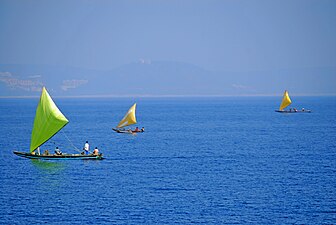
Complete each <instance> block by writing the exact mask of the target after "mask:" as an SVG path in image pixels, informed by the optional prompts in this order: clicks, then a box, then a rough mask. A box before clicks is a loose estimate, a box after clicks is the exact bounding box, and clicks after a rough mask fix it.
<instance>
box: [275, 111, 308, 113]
mask: <svg viewBox="0 0 336 225" xmlns="http://www.w3.org/2000/svg"><path fill="white" fill-rule="evenodd" d="M275 112H278V113H311V110H297V111H294V110H292V111H290V110H275Z"/></svg>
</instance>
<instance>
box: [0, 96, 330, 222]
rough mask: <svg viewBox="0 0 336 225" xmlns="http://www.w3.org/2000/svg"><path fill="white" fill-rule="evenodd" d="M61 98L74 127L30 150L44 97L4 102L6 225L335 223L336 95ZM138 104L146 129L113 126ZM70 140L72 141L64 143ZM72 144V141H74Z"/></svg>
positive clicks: (2, 200) (0, 215)
mask: <svg viewBox="0 0 336 225" xmlns="http://www.w3.org/2000/svg"><path fill="white" fill-rule="evenodd" d="M292 100H293V102H295V104H293V105H294V107H295V106H297V107H305V108H309V109H312V110H313V113H311V114H308V113H307V114H288V115H286V114H279V113H276V112H274V109H277V108H278V105H279V102H280V101H281V97H225V98H224V97H223V98H139V99H135V100H134V99H128V98H119V99H117V98H110V99H109V98H106V99H103V98H102V99H64V98H59V99H57V98H56V99H55V102H56V104H57V105H58V106H59V108H60V109H61V111H62V112H63V113H64V114H65V115H66V116H67V118H68V119H69V120H70V123H69V124H68V125H67V126H66V127H65V128H64V129H63V130H62V131H61V132H59V133H58V134H57V135H55V136H54V137H53V138H52V139H51V140H50V141H48V142H47V143H46V144H45V145H44V146H43V147H42V149H43V150H44V149H51V150H53V149H54V148H55V146H56V145H57V146H58V147H60V149H61V150H62V151H63V152H76V151H75V150H74V148H75V147H76V148H79V149H82V147H83V145H84V143H85V141H86V140H88V141H89V143H90V144H91V148H93V147H96V146H97V147H98V148H99V149H100V151H101V152H103V154H104V156H105V157H106V159H105V160H102V161H76V160H71V161H39V160H29V159H24V158H20V157H18V156H16V155H14V154H13V153H12V151H13V150H19V151H28V149H29V145H30V134H31V129H32V124H33V121H34V116H35V109H36V106H37V102H38V99H0V124H1V127H2V129H0V138H1V139H0V149H1V151H0V171H1V172H0V181H1V184H0V205H1V210H0V223H1V224H42V223H43V224H44V223H47V224H190V223H204V224H335V223H336V187H335V184H336V176H335V175H336V113H335V112H336V97H295V98H294V97H293V98H292ZM134 101H136V102H137V103H138V106H137V119H138V125H139V126H140V127H142V126H144V127H145V129H146V131H145V133H141V134H137V135H127V134H117V133H114V132H113V131H112V130H111V128H112V127H115V126H116V125H117V124H118V122H119V120H120V119H121V118H122V117H123V115H124V114H125V113H126V111H127V110H128V108H129V107H130V106H131V105H132V104H133V103H134ZM68 139H70V140H71V142H69V141H68ZM74 146H75V147H74Z"/></svg>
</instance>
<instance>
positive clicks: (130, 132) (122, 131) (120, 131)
mask: <svg viewBox="0 0 336 225" xmlns="http://www.w3.org/2000/svg"><path fill="white" fill-rule="evenodd" d="M112 130H114V131H115V132H117V133H121V134H136V133H142V132H143V131H129V130H119V129H116V128H112Z"/></svg>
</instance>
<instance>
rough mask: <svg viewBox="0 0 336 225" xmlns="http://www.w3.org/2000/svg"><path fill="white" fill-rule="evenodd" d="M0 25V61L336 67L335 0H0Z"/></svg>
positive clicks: (246, 67)
mask: <svg viewBox="0 0 336 225" xmlns="http://www.w3.org/2000/svg"><path fill="white" fill-rule="evenodd" d="M0 33H1V35H0V64H34V65H56V66H71V67H78V68H86V69H97V70H111V69H114V68H117V67H119V66H122V65H125V64H128V63H131V62H135V61H139V60H140V59H145V60H157V61H174V62H185V63H190V64H193V65H196V66H199V67H201V68H204V69H206V70H210V71H234V72H247V71H274V70H288V69H298V68H304V69H306V68H335V67H336V44H335V41H336V1H335V0H272V1H267V0H219V1H216V0H155V1H154V0H133V1H129V0H122V1H121V0H89V1H87V0H80V1H79V0H71V1H69V0H48V1H46V0H25V1H21V0H0ZM335 76H336V75H335ZM334 80H335V79H334Z"/></svg>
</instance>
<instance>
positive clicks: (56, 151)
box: [55, 147, 62, 155]
mask: <svg viewBox="0 0 336 225" xmlns="http://www.w3.org/2000/svg"><path fill="white" fill-rule="evenodd" d="M55 153H56V155H62V152H61V150H60V149H59V148H58V147H56V149H55Z"/></svg>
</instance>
